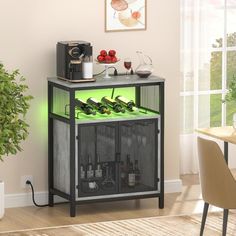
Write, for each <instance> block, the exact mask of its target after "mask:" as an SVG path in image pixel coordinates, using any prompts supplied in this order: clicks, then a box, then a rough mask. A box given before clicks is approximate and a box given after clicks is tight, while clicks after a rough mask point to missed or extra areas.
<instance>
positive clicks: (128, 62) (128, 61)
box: [124, 58, 132, 78]
mask: <svg viewBox="0 0 236 236" xmlns="http://www.w3.org/2000/svg"><path fill="white" fill-rule="evenodd" d="M131 66H132V62H131V59H130V58H125V60H124V67H125V69H126V77H127V78H128V73H129V71H130V69H131Z"/></svg>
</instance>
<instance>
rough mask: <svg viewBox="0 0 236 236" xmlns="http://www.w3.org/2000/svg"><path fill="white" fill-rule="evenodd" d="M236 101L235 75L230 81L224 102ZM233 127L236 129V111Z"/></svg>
mask: <svg viewBox="0 0 236 236" xmlns="http://www.w3.org/2000/svg"><path fill="white" fill-rule="evenodd" d="M230 101H235V102H236V77H235V76H233V78H232V79H231V81H230V83H229V90H228V92H227V94H226V96H225V100H224V102H230ZM233 127H234V129H236V113H234V114H233Z"/></svg>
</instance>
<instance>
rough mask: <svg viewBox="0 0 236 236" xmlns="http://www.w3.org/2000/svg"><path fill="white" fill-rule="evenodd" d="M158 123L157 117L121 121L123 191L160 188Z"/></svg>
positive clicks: (121, 189)
mask: <svg viewBox="0 0 236 236" xmlns="http://www.w3.org/2000/svg"><path fill="white" fill-rule="evenodd" d="M157 126H158V122H157V120H150V121H145V120H144V121H138V122H123V123H122V124H121V125H120V150H121V162H120V163H121V164H120V168H119V171H120V176H121V181H120V192H121V193H130V192H144V191H155V190H157V186H158V180H157V178H158V177H157V176H158V173H157V171H158V163H157V155H158V154H157V150H158V140H157V139H158V135H157V133H158V127H157Z"/></svg>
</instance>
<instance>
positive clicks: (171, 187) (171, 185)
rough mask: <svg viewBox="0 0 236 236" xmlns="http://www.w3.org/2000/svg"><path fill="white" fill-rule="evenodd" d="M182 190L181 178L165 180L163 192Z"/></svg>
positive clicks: (178, 191)
mask: <svg viewBox="0 0 236 236" xmlns="http://www.w3.org/2000/svg"><path fill="white" fill-rule="evenodd" d="M180 192H182V180H181V179H173V180H166V181H165V193H180Z"/></svg>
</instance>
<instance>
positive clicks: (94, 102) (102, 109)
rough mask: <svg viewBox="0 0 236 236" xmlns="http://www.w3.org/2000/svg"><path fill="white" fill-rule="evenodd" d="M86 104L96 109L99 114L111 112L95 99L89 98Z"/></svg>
mask: <svg viewBox="0 0 236 236" xmlns="http://www.w3.org/2000/svg"><path fill="white" fill-rule="evenodd" d="M87 103H88V104H89V105H91V106H92V107H93V108H94V109H96V110H97V111H98V112H99V113H101V114H105V113H106V114H108V115H110V114H111V111H110V110H109V109H108V107H107V106H106V105H104V104H102V103H101V102H99V101H97V100H96V99H95V98H89V99H88V100H87Z"/></svg>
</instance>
